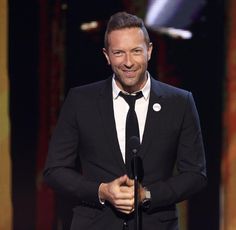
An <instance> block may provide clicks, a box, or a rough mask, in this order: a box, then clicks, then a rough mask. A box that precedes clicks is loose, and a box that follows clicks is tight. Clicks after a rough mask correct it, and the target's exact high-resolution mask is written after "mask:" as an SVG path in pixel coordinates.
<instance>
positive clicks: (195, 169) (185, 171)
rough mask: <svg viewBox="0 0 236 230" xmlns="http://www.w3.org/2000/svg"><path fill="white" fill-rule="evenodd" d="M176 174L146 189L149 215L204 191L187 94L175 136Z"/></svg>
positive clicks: (198, 139)
mask: <svg viewBox="0 0 236 230" xmlns="http://www.w3.org/2000/svg"><path fill="white" fill-rule="evenodd" d="M176 169H177V174H176V175H174V176H173V177H170V178H169V179H167V180H165V181H158V182H156V183H154V184H151V185H149V186H148V187H149V189H150V191H151V194H152V201H151V207H150V209H149V211H152V210H155V209H156V208H159V207H163V206H168V205H172V204H175V203H177V202H180V201H183V200H185V199H188V198H189V197H190V196H192V195H193V194H195V193H197V192H199V191H200V190H201V189H202V188H203V187H205V185H206V183H207V180H206V163H205V152H204V145H203V140H202V133H201V127H200V121H199V116H198V112H197V109H196V106H195V102H194V99H193V97H192V94H191V93H188V95H187V97H186V103H185V110H184V115H183V119H182V123H181V129H180V133H179V140H178V146H177V159H176Z"/></svg>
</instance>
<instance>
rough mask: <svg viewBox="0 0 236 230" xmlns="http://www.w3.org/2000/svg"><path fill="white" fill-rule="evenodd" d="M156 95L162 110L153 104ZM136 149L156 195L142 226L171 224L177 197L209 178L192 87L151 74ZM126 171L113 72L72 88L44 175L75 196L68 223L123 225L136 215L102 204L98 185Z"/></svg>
mask: <svg viewBox="0 0 236 230" xmlns="http://www.w3.org/2000/svg"><path fill="white" fill-rule="evenodd" d="M155 103H158V104H159V105H160V106H161V110H159V111H155V110H154V109H153V105H154V104H155ZM138 155H139V156H140V157H141V158H142V161H143V170H144V176H143V181H142V184H143V186H147V187H148V188H149V189H150V191H151V195H152V200H151V206H150V208H149V209H148V210H146V211H144V212H143V214H142V229H143V230H146V229H147V230H152V229H158V230H167V229H168V230H174V229H178V227H177V225H178V224H177V213H176V208H175V204H176V203H177V202H179V201H182V200H185V199H187V198H189V197H190V196H191V195H193V194H195V193H196V192H198V191H199V190H201V189H202V188H203V187H204V186H205V184H206V168H205V158H204V147H203V141H202V134H201V129H200V122H199V117H198V113H197V110H196V107H195V103H194V100H193V97H192V94H191V93H190V92H187V91H185V90H182V89H178V88H175V87H173V86H170V85H167V84H164V83H161V82H159V81H156V80H154V79H153V78H151V92H150V101H149V107H148V113H147V118H146V125H145V130H144V134H143V141H142V145H141V148H140V150H139V152H138ZM124 174H126V167H125V164H124V162H123V159H122V155H121V151H120V148H119V143H118V139H117V134H116V128H115V120H114V112H113V101H112V78H109V79H107V80H104V81H100V82H97V83H93V84H89V85H85V86H81V87H76V88H73V89H71V90H70V92H69V94H68V96H67V98H66V100H65V102H64V105H63V107H62V110H61V113H60V116H59V120H58V123H57V126H56V128H55V130H54V133H53V136H52V139H51V142H50V147H49V153H48V159H47V163H46V166H45V171H44V177H45V180H46V182H47V183H48V184H49V185H50V186H52V187H53V188H54V189H55V190H56V191H59V192H62V193H65V194H68V195H71V196H73V197H75V198H76V199H77V201H78V202H77V204H76V206H75V208H74V216H73V221H72V227H71V229H73V230H75V229H80V230H85V229H86V230H90V229H91V230H98V229H113V230H116V229H117V230H121V229H122V225H123V222H124V220H125V219H126V220H127V221H128V223H129V225H130V229H133V216H132V215H129V216H127V215H124V214H121V213H119V212H118V211H116V210H115V209H114V208H113V207H112V206H111V205H110V204H109V203H106V204H105V205H101V204H100V202H99V199H98V187H99V185H100V183H101V182H110V181H112V180H114V179H116V178H117V177H120V176H121V175H124Z"/></svg>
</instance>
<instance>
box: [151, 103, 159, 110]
mask: <svg viewBox="0 0 236 230" xmlns="http://www.w3.org/2000/svg"><path fill="white" fill-rule="evenodd" d="M152 108H153V110H154V111H155V112H159V111H160V110H161V105H160V104H158V103H155V104H153V106H152Z"/></svg>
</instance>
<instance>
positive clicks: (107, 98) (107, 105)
mask: <svg viewBox="0 0 236 230" xmlns="http://www.w3.org/2000/svg"><path fill="white" fill-rule="evenodd" d="M98 101H99V110H100V114H101V117H102V122H103V127H104V130H105V133H106V139H107V143H106V144H107V145H109V147H110V150H111V154H114V157H113V159H114V161H115V162H116V165H117V166H118V167H119V169H120V171H119V172H117V174H118V175H123V174H125V173H126V168H125V164H124V161H123V158H122V154H121V151H120V147H119V142H118V138H117V133H116V126H115V118H114V111H113V101H112V84H111V79H109V80H108V81H107V84H106V86H105V87H104V88H103V90H102V91H101V94H100V97H99V99H98Z"/></svg>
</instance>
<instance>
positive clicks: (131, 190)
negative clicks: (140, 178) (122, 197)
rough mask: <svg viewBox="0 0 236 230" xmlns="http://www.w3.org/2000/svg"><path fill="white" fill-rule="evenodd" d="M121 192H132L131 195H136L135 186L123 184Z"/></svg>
mask: <svg viewBox="0 0 236 230" xmlns="http://www.w3.org/2000/svg"><path fill="white" fill-rule="evenodd" d="M120 192H121V193H124V194H130V195H131V196H134V187H133V186H132V187H127V186H121V187H120Z"/></svg>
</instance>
